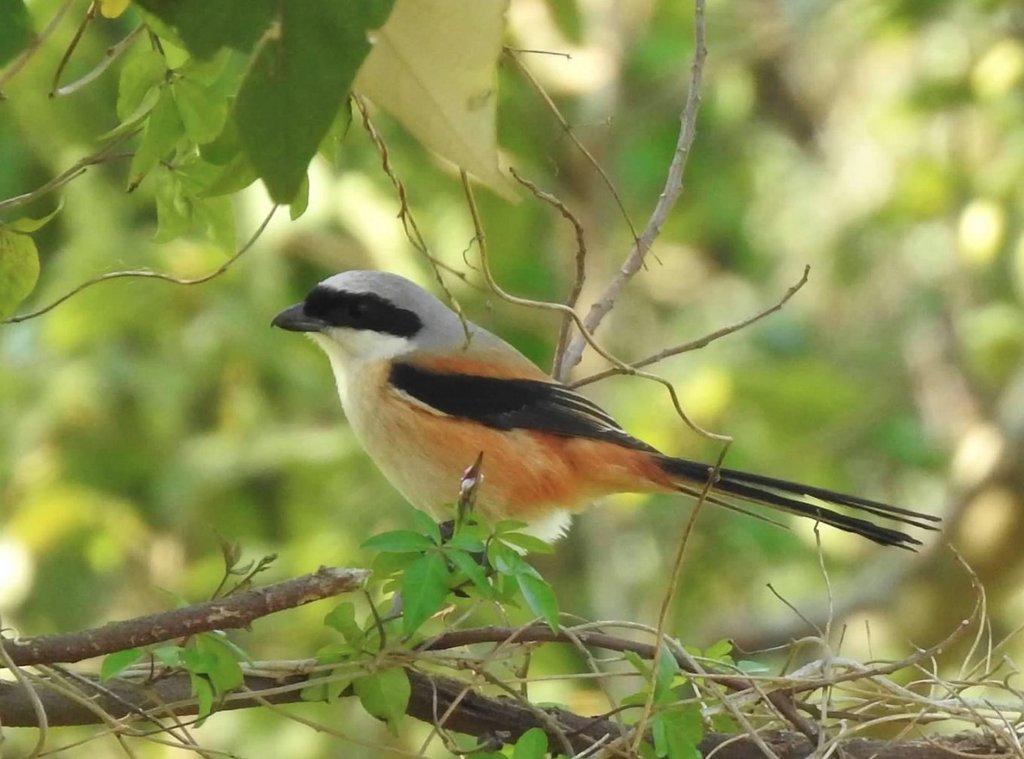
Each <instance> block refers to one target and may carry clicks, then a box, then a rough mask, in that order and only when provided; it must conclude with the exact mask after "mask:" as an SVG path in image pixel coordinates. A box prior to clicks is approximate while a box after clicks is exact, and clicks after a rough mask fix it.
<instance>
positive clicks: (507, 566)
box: [488, 541, 536, 575]
mask: <svg viewBox="0 0 1024 759" xmlns="http://www.w3.org/2000/svg"><path fill="white" fill-rule="evenodd" d="M488 556H489V558H490V560H491V563H492V564H493V565H494V568H495V569H496V570H498V572H500V573H501V574H506V575H520V574H536V570H535V569H534V568H533V567H531V566H530V565H529V564H527V563H526V559H524V558H523V557H522V556H521V555H520V554H519V553H518V552H516V551H513V550H512V549H511V548H509V547H508V546H506V545H505V544H504V543H501V542H498V541H495V542H493V543H491V545H490V548H489V549H488Z"/></svg>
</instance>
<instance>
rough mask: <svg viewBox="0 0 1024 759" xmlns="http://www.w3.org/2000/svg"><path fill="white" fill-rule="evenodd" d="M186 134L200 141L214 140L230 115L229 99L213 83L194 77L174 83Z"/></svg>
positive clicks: (172, 86)
mask: <svg viewBox="0 0 1024 759" xmlns="http://www.w3.org/2000/svg"><path fill="white" fill-rule="evenodd" d="M171 92H172V93H173V94H174V102H175V104H176V105H177V106H178V115H179V116H180V117H181V123H182V124H183V125H184V127H185V134H187V135H188V136H189V138H190V139H191V140H192V141H193V142H195V143H196V144H198V145H202V144H203V143H206V142H213V140H214V139H216V137H217V136H218V135H219V134H220V133H221V130H222V129H223V128H224V124H225V122H226V121H227V119H228V101H227V100H226V99H225V98H223V97H220V96H219V95H217V94H216V93H214V92H213V90H212V89H211V88H210V87H207V86H206V85H203V84H199V83H198V82H195V81H192V80H191V79H179V80H178V81H176V82H175V83H174V84H173V85H171Z"/></svg>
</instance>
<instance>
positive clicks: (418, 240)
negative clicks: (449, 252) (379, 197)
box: [352, 94, 470, 343]
mask: <svg viewBox="0 0 1024 759" xmlns="http://www.w3.org/2000/svg"><path fill="white" fill-rule="evenodd" d="M352 102H353V103H355V105H356V108H358V109H359V113H360V115H361V116H362V117H363V129H365V130H366V133H367V134H368V135H369V136H370V141H371V142H372V143H373V145H374V147H375V148H376V149H377V154H378V155H379V156H380V163H381V169H382V170H383V171H384V174H385V176H387V178H388V179H390V180H391V184H392V186H393V187H394V188H395V192H396V193H398V219H399V221H401V222H402V229H404V230H405V237H406V239H407V240H409V242H410V243H411V244H412V246H413V247H414V248H415V249H416V250H417V251H418V252H419V254H420V255H422V256H423V257H424V258H425V259H426V261H427V263H428V264H430V269H431V271H432V272H433V273H434V279H435V280H436V281H437V284H438V286H439V287H440V288H441V290H442V292H444V294H445V299H446V300H447V301H448V305H449V306H451V308H452V310H453V311H455V313H456V314H457V315H458V317H459V321H460V322H461V323H462V331H463V332H464V333H465V336H466V342H467V343H468V342H469V339H470V330H469V322H468V321H466V317H465V315H464V314H463V313H462V306H461V304H460V303H459V301H458V300H457V299H456V297H455V295H454V294H452V291H451V290H450V289H449V287H448V284H447V283H446V282H445V281H444V277H442V276H441V270H442V269H443V270H445V271H446V272H448V273H449V274H451V275H453V276H455V277H458V278H460V279H462V280H463V281H465V279H466V275H465V274H463V273H462V272H460V271H459V270H457V269H453V268H452V267H450V266H448V265H447V264H446V263H444V261H441V260H440V259H439V258H437V256H435V255H434V254H433V253H431V252H430V248H429V247H428V246H427V241H426V240H425V239H424V237H423V233H422V232H420V227H419V224H417V223H416V217H415V216H413V213H412V209H411V208H410V207H409V193H408V192H407V191H406V189H405V182H403V181H402V180H401V179H400V178H399V176H398V174H397V173H395V170H394V168H393V167H392V165H391V156H390V154H389V153H388V146H387V143H385V142H384V138H383V137H382V136H381V134H380V132H379V131H378V130H377V127H375V126H374V124H373V121H371V120H370V111H369V109H368V108H367V107H366V102H365V101H364V100H363V99H362V98H361V97H360V96H359V95H355V94H353V95H352Z"/></svg>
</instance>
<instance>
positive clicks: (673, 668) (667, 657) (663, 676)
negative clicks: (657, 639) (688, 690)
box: [654, 643, 679, 704]
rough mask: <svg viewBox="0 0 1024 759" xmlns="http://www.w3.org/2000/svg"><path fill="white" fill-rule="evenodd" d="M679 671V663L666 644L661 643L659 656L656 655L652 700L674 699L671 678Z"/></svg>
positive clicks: (664, 700)
mask: <svg viewBox="0 0 1024 759" xmlns="http://www.w3.org/2000/svg"><path fill="white" fill-rule="evenodd" d="M678 672H679V663H678V662H677V661H676V659H675V657H674V656H673V655H672V652H671V651H669V650H668V646H666V645H665V644H664V643H663V644H662V645H661V656H659V657H658V673H657V676H656V677H655V680H654V701H655V703H659V704H660V703H665V702H666V701H671V700H673V699H674V696H673V694H672V679H673V678H674V677H675V676H676V673H678Z"/></svg>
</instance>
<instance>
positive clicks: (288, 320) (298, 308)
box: [270, 303, 327, 332]
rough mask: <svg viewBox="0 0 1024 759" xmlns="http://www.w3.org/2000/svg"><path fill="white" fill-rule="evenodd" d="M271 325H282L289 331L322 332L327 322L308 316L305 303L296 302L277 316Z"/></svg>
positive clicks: (282, 327)
mask: <svg viewBox="0 0 1024 759" xmlns="http://www.w3.org/2000/svg"><path fill="white" fill-rule="evenodd" d="M270 326H271V327H280V328H281V329H286V330H288V331H289V332H320V331H321V330H323V329H324V327H326V326H327V324H326V323H324V322H323V321H321V320H320V319H314V318H313V317H311V316H307V315H306V307H305V304H304V303H296V304H295V305H294V306H289V307H288V308H286V309H285V310H284V311H282V312H281V313H279V314H278V315H277V316H275V317H274V321H272V322H270Z"/></svg>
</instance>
